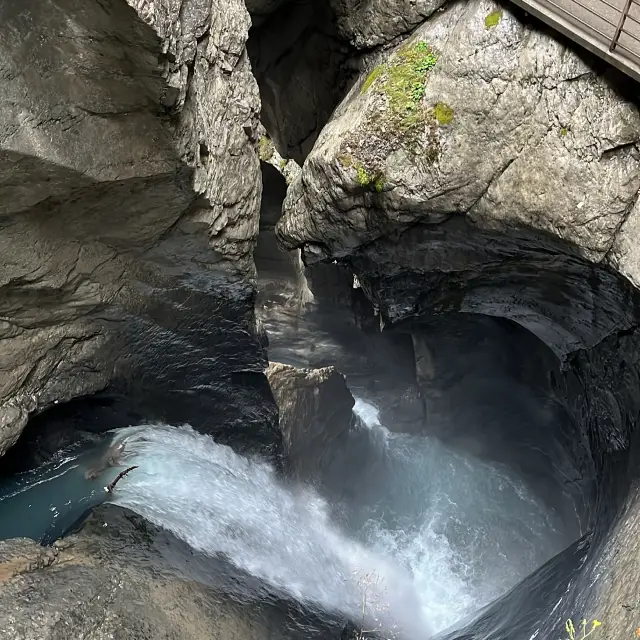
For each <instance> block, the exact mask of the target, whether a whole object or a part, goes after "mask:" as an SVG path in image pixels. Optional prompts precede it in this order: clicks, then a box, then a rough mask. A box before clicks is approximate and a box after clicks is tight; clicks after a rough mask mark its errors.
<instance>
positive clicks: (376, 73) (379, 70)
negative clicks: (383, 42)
mask: <svg viewBox="0 0 640 640" xmlns="http://www.w3.org/2000/svg"><path fill="white" fill-rule="evenodd" d="M385 70H386V65H384V64H379V65H378V66H377V67H374V68H373V69H372V70H371V73H369V75H368V76H367V79H366V80H365V81H364V84H363V85H362V89H360V94H361V95H362V94H363V93H366V92H367V90H368V89H369V88H370V87H371V85H372V84H373V83H374V82H375V81H376V80H377V79H378V78H379V77H380V76H381V75H382V74H383V73H384V72H385Z"/></svg>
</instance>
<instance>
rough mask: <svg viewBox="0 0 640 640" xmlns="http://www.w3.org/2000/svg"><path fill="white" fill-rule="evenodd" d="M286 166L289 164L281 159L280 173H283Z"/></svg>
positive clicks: (284, 159)
mask: <svg viewBox="0 0 640 640" xmlns="http://www.w3.org/2000/svg"><path fill="white" fill-rule="evenodd" d="M288 164H289V161H288V160H287V159H286V158H282V159H281V160H280V171H283V170H284V169H286V167H287V165H288Z"/></svg>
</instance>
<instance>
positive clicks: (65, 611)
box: [0, 506, 340, 640]
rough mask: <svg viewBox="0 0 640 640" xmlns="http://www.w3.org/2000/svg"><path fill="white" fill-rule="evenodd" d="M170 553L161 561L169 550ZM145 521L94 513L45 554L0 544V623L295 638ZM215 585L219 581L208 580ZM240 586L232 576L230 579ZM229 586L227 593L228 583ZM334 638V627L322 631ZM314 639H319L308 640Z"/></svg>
mask: <svg viewBox="0 0 640 640" xmlns="http://www.w3.org/2000/svg"><path fill="white" fill-rule="evenodd" d="M169 542H170V543H171V544H172V549H173V555H172V556H171V557H170V556H168V555H166V556H165V555H163V549H165V550H166V548H167V544H168V543H169ZM199 560H200V573H199V574H198V573H197V572H196V575H194V574H193V571H192V569H191V567H190V563H192V562H193V552H192V551H191V550H190V549H188V548H187V547H186V545H181V543H180V542H179V541H177V540H175V539H173V538H167V534H165V533H163V532H159V531H157V530H156V529H155V528H154V527H153V526H151V525H149V524H147V523H145V522H144V521H143V520H142V519H141V518H139V517H137V516H134V515H133V514H131V513H129V512H125V511H123V510H121V509H118V508H114V507H111V506H109V507H103V508H100V509H98V510H97V512H96V513H95V515H93V516H92V517H91V519H90V520H89V522H88V523H87V524H86V525H85V527H84V528H83V529H82V531H81V532H79V533H78V534H76V535H73V536H70V537H68V538H66V539H65V540H64V541H62V542H58V543H56V544H55V546H54V547H50V548H44V547H41V546H40V545H38V544H36V543H35V542H33V541H32V540H26V539H14V540H8V541H0V587H1V588H0V604H1V605H2V607H1V609H0V624H1V625H2V633H3V636H4V637H6V638H21V639H22V640H71V639H72V638H73V639H75V638H81V637H86V638H92V639H94V640H109V639H111V638H120V639H122V640H140V639H141V638H154V639H157V640H177V639H178V638H180V639H181V640H211V639H212V638H216V639H219V640H246V639H247V638H252V639H255V640H276V639H280V638H286V639H291V640H293V639H294V638H296V637H299V636H296V634H295V633H292V632H290V631H288V630H287V626H286V614H285V613H284V612H283V611H279V610H278V609H277V608H276V607H275V606H273V605H269V604H265V601H264V599H263V600H262V601H260V600H259V599H258V598H253V599H252V598H251V596H249V597H247V594H245V599H244V600H243V602H244V604H240V600H237V601H236V600H234V599H233V598H229V597H228V596H225V595H224V590H223V589H224V588H225V587H224V586H222V585H224V584H225V581H226V579H227V577H230V576H225V572H228V573H231V570H230V568H229V567H226V566H225V565H224V563H223V562H215V561H212V560H211V559H208V558H207V557H206V556H202V557H200V558H199ZM214 577H215V578H214ZM236 579H237V578H236ZM226 586H227V588H228V586H229V585H226ZM323 633H324V634H325V635H322V636H321V637H325V638H339V637H340V632H339V629H338V630H336V629H334V630H330V629H325V630H324V632H323ZM313 637H314V638H317V637H318V636H317V635H313Z"/></svg>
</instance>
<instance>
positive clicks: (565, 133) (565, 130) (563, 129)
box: [560, 127, 569, 138]
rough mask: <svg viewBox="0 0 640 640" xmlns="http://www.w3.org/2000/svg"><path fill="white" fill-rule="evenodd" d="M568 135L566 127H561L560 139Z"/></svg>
mask: <svg viewBox="0 0 640 640" xmlns="http://www.w3.org/2000/svg"><path fill="white" fill-rule="evenodd" d="M568 133H569V129H567V128H566V127H562V129H560V137H561V138H564V137H565V136H566V135H567V134H568Z"/></svg>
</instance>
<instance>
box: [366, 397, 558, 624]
mask: <svg viewBox="0 0 640 640" xmlns="http://www.w3.org/2000/svg"><path fill="white" fill-rule="evenodd" d="M354 413H355V414H356V415H358V416H359V417H360V419H361V420H362V423H363V424H364V426H366V428H368V429H369V430H370V432H371V442H372V443H374V444H375V446H382V447H383V448H384V454H385V461H386V465H385V467H384V468H383V469H379V468H377V469H376V480H377V485H376V490H375V491H374V492H373V493H374V500H373V506H370V505H360V506H361V508H362V511H363V512H364V517H365V524H364V526H363V527H362V529H361V530H360V532H359V534H360V536H359V537H360V538H361V539H363V540H364V541H365V542H366V544H367V546H368V547H369V548H372V549H374V550H375V551H376V552H377V553H379V554H381V555H385V556H386V557H389V558H393V559H394V560H395V561H396V563H397V565H398V566H404V567H405V568H406V569H407V570H408V571H409V572H410V573H411V574H412V575H413V580H414V584H415V587H416V592H417V593H418V594H419V598H420V602H421V606H422V608H423V610H424V611H425V612H428V615H429V621H430V623H431V625H432V627H433V628H434V629H435V630H436V631H440V630H442V629H444V628H446V627H448V626H450V625H452V624H453V623H454V622H456V621H457V620H460V619H461V618H463V617H464V616H466V615H468V614H471V613H473V612H474V611H476V610H478V609H479V608H480V607H482V606H483V605H485V604H487V603H488V602H490V601H491V600H493V599H494V598H496V597H498V596H500V595H502V594H503V593H505V592H506V591H508V590H509V589H510V588H511V587H513V586H514V585H515V584H516V583H517V582H519V581H520V580H521V579H523V578H524V577H525V576H526V575H528V574H529V573H530V572H531V571H533V570H534V569H535V568H536V567H538V566H540V565H541V564H543V563H544V562H545V561H546V560H548V559H549V558H551V557H552V556H553V555H555V554H556V553H558V552H559V551H560V550H562V549H563V548H564V547H565V546H566V544H567V541H566V540H565V539H564V537H563V534H562V527H561V526H560V525H559V523H558V522H557V521H556V520H555V519H554V518H553V517H552V516H551V515H550V514H549V513H547V511H546V510H545V509H544V508H543V507H541V506H540V504H539V502H538V501H537V500H536V499H535V498H534V497H533V496H532V494H531V493H530V492H529V491H528V490H527V488H526V487H525V486H524V485H523V484H522V483H520V482H519V481H517V480H515V478H513V477H512V476H511V474H510V473H509V472H508V471H507V470H506V469H502V468H500V467H499V466H497V465H490V464H487V463H484V462H482V461H479V460H477V459H474V458H471V457H466V456H463V455H460V454H456V453H454V452H452V451H450V450H448V449H447V448H446V447H444V446H443V445H442V444H441V443H440V442H438V441H437V440H435V439H431V438H425V437H422V436H421V437H414V436H410V435H406V434H397V433H392V432H390V431H389V430H388V429H386V428H385V427H384V426H383V425H382V424H381V423H380V416H379V411H378V409H377V408H376V407H375V406H374V405H373V404H371V403H369V402H366V401H364V400H362V399H357V400H356V404H355V406H354Z"/></svg>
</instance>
